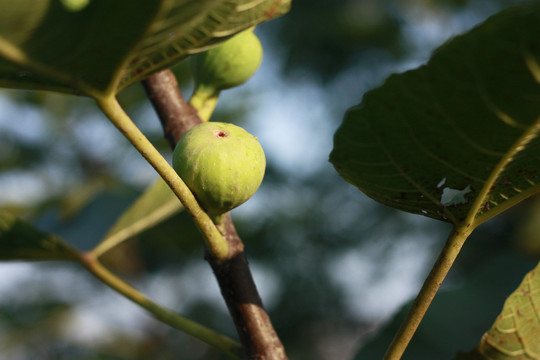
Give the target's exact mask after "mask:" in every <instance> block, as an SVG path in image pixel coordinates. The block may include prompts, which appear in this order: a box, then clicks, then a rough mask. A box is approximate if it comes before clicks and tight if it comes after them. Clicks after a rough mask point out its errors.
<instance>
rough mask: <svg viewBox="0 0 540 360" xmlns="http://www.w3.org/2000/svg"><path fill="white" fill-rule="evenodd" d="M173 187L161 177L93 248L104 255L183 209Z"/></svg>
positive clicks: (97, 253) (95, 251)
mask: <svg viewBox="0 0 540 360" xmlns="http://www.w3.org/2000/svg"><path fill="white" fill-rule="evenodd" d="M182 209H183V207H182V204H181V203H180V201H179V200H178V198H177V197H176V195H174V193H173V192H172V190H171V188H170V187H169V186H168V185H167V184H166V183H165V181H164V180H163V179H162V178H161V177H159V178H158V179H157V180H156V181H154V183H153V184H152V185H150V186H149V187H148V189H146V190H145V191H144V192H143V193H142V194H141V196H139V198H138V199H137V200H135V202H134V203H133V204H132V205H131V206H130V207H129V208H128V209H127V210H126V211H124V213H123V214H122V215H121V216H120V217H119V218H118V220H116V222H115V223H114V225H113V226H112V227H111V229H110V230H109V232H108V233H107V235H106V236H105V238H104V239H103V241H102V242H101V243H100V244H99V245H98V246H97V247H96V248H95V249H94V250H93V251H94V253H95V254H96V255H98V256H99V255H102V254H104V253H105V252H107V251H108V250H110V249H111V248H113V247H115V246H116V245H118V244H120V243H121V242H123V241H125V240H127V239H129V238H131V237H133V236H135V235H137V234H139V233H141V232H143V231H145V230H147V229H149V228H151V227H152V226H154V225H156V224H158V223H160V222H161V221H163V220H166V219H168V218H170V217H171V216H173V215H174V214H176V213H178V212H179V211H180V210H182Z"/></svg>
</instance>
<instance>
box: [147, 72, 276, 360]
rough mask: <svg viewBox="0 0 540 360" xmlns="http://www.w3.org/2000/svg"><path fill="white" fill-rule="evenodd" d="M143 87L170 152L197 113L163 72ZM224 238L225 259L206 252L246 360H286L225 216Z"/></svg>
mask: <svg viewBox="0 0 540 360" xmlns="http://www.w3.org/2000/svg"><path fill="white" fill-rule="evenodd" d="M143 86H144V88H145V90H146V93H147V94H148V97H149V98H150V100H151V101H152V104H153V106H154V108H155V109H156V112H157V113H158V116H159V118H160V121H161V124H162V126H163V130H164V132H165V137H166V139H167V140H168V141H169V143H170V145H171V147H172V148H173V149H174V147H175V146H176V143H177V142H178V140H179V139H180V137H181V136H182V134H183V133H184V132H186V131H187V130H189V129H190V128H191V127H193V126H195V125H197V124H198V123H200V122H201V120H200V119H199V117H198V115H197V111H196V110H195V109H194V108H193V107H192V106H190V105H189V104H187V103H186V101H185V100H184V98H183V97H182V94H181V93H180V90H179V88H178V83H177V81H176V78H175V76H174V74H173V73H172V72H171V71H170V70H164V71H161V72H159V73H157V74H154V75H151V76H150V77H148V78H147V79H146V80H144V81H143ZM224 225H225V226H224V230H223V233H224V236H225V239H226V240H227V242H228V243H229V246H230V248H229V249H230V250H229V256H228V257H227V259H225V260H221V261H219V262H218V261H216V259H215V258H213V257H212V256H210V254H209V253H208V252H206V256H205V258H206V260H207V261H208V262H209V263H210V266H211V267H212V269H213V271H214V274H215V276H216V279H217V281H218V284H219V287H220V289H221V294H222V295H223V298H224V300H225V303H226V304H227V307H228V309H229V313H230V314H231V316H232V318H233V321H234V324H235V326H236V330H237V332H238V336H239V338H240V342H241V343H242V346H243V347H244V351H245V357H246V358H247V359H257V360H263V359H266V360H286V359H287V355H286V354H285V349H284V347H283V345H282V343H281V341H280V340H279V338H278V336H277V334H276V332H275V330H274V327H273V325H272V322H271V320H270V318H269V316H268V314H267V313H266V310H265V309H264V306H263V304H262V301H261V298H260V296H259V293H258V291H257V287H256V286H255V282H254V281H253V276H252V275H251V270H250V269H249V265H248V262H247V258H246V256H245V253H244V244H243V243H242V240H241V239H240V237H239V236H238V233H237V232H236V229H235V227H234V224H233V222H232V219H231V217H230V215H229V214H226V216H225V220H224Z"/></svg>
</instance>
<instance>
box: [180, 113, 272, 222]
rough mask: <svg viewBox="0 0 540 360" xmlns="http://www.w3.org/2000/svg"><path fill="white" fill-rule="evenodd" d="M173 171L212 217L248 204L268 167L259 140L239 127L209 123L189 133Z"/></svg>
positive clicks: (184, 139)
mask: <svg viewBox="0 0 540 360" xmlns="http://www.w3.org/2000/svg"><path fill="white" fill-rule="evenodd" d="M173 168H174V169H175V170H176V172H177V173H178V175H180V177H181V178H182V180H183V181H184V182H185V183H186V185H187V186H188V187H189V188H190V190H191V191H192V192H193V194H194V195H195V197H196V198H197V200H198V201H199V203H200V204H201V206H202V207H203V208H204V209H205V210H206V211H207V212H208V213H209V214H210V215H213V216H218V215H221V214H223V213H225V212H227V211H229V210H231V209H234V208H235V207H237V206H239V205H241V204H243V203H244V202H246V201H247V200H248V199H249V198H250V197H251V196H252V195H253V194H254V193H255V191H257V189H258V188H259V185H260V184H261V182H262V180H263V177H264V171H265V168H266V158H265V156H264V151H263V149H262V147H261V145H260V144H259V141H258V140H257V138H256V137H255V136H253V135H251V134H250V133H248V132H247V131H246V130H244V129H242V128H241V127H239V126H236V125H233V124H227V123H219V122H206V123H201V124H199V125H196V126H195V127H193V128H191V129H190V130H189V131H187V132H186V133H185V134H184V135H183V136H182V137H181V138H180V141H178V144H177V145H176V148H175V149H174V154H173Z"/></svg>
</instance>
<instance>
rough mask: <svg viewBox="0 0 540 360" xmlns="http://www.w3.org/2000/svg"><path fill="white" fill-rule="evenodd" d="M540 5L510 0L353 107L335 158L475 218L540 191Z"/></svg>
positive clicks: (423, 202)
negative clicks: (513, 4)
mask: <svg viewBox="0 0 540 360" xmlns="http://www.w3.org/2000/svg"><path fill="white" fill-rule="evenodd" d="M539 34H540V4H539V3H534V4H529V5H522V6H519V7H514V8H510V9H507V10H506V11H503V12H501V13H499V14H497V15H494V16H493V17H491V18H489V19H488V20H486V21H485V22H484V23H483V24H481V25H479V26H477V27H476V28H474V29H473V30H471V31H470V32H468V33H467V34H465V35H462V36H459V37H456V38H454V39H452V40H451V41H449V42H447V43H446V44H444V45H443V46H441V47H440V48H439V49H437V50H436V51H435V52H434V54H433V56H432V57H431V59H430V60H429V62H428V63H427V65H425V66H421V67H420V68H418V69H415V70H412V71H408V72H405V73H403V74H399V75H393V76H391V77H390V78H388V80H387V81H386V83H385V84H384V85H383V86H381V87H380V88H378V89H375V90H372V91H370V92H368V93H367V94H366V95H365V96H364V99H363V101H362V103H361V104H360V105H358V106H356V107H353V108H351V109H350V110H349V111H348V112H347V114H346V115H345V118H344V121H343V123H342V124H341V126H340V128H339V129H338V130H337V132H336V134H335V138H334V149H333V151H332V153H331V155H330V161H331V162H332V163H333V164H334V166H335V168H336V169H337V171H338V172H339V173H340V175H341V176H342V177H344V178H345V179H346V180H347V181H349V182H351V183H352V184H354V185H356V186H357V187H358V188H360V189H361V190H362V191H363V192H365V193H366V194H367V195H368V196H370V197H371V198H373V199H375V200H377V201H379V202H381V203H384V204H386V205H389V206H393V207H395V208H397V209H400V210H404V211H408V212H411V213H416V214H423V215H426V216H428V217H432V218H435V219H439V220H443V221H448V222H452V223H454V224H460V225H465V226H471V229H472V227H474V226H476V225H478V224H480V223H482V222H483V221H485V220H487V219H489V218H491V217H493V216H494V215H496V214H498V213H500V212H501V211H503V210H505V209H507V208H508V207H510V206H512V205H514V204H515V203H517V202H518V201H520V200H523V199H525V198H526V197H528V196H531V195H532V194H535V193H537V192H538V191H540V155H539V154H540V140H539V129H540V63H539V62H540V36H539Z"/></svg>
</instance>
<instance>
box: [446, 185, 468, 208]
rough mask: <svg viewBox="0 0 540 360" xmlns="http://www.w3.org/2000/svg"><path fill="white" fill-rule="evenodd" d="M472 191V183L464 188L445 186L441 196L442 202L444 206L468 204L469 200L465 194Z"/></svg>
mask: <svg viewBox="0 0 540 360" xmlns="http://www.w3.org/2000/svg"><path fill="white" fill-rule="evenodd" d="M471 191H472V190H471V186H470V185H467V187H466V188H465V189H463V190H458V189H452V188H449V187H445V188H444V189H443V193H442V196H441V204H443V205H444V206H451V205H459V204H466V203H467V201H468V200H467V199H465V195H466V194H468V193H470V192H471Z"/></svg>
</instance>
